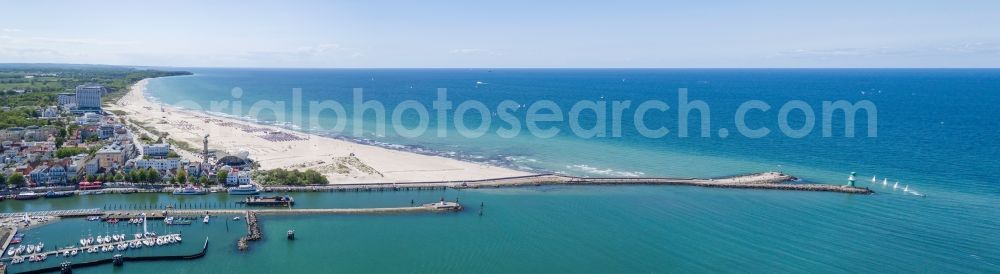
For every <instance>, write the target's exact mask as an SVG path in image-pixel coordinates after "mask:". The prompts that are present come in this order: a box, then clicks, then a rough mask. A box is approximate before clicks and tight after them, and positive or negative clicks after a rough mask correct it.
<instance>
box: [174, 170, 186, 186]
mask: <svg viewBox="0 0 1000 274" xmlns="http://www.w3.org/2000/svg"><path fill="white" fill-rule="evenodd" d="M174 177H176V178H177V181H178V182H180V183H182V184H183V183H187V182H188V177H187V172H184V170H183V169H180V168H178V169H177V172H176V173H174Z"/></svg>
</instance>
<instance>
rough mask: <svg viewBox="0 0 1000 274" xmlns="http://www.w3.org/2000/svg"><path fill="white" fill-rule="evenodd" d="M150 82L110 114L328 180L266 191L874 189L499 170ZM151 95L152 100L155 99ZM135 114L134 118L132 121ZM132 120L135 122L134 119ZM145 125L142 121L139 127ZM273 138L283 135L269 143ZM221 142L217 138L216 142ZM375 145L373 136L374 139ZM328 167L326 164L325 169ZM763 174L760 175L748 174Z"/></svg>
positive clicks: (769, 180)
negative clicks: (223, 108) (297, 123)
mask: <svg viewBox="0 0 1000 274" xmlns="http://www.w3.org/2000/svg"><path fill="white" fill-rule="evenodd" d="M148 82H149V79H143V80H140V81H139V82H137V83H136V84H134V85H133V86H132V87H131V88H130V90H129V91H128V92H127V93H126V94H125V95H123V96H122V97H121V98H120V99H119V100H118V101H116V102H115V103H114V104H113V105H112V106H110V107H108V110H109V111H121V112H123V113H124V114H125V115H122V116H123V117H124V118H127V123H128V124H131V125H134V126H135V127H136V128H138V129H139V130H140V131H142V132H146V133H147V134H149V133H150V132H148V131H147V128H151V129H153V130H155V131H157V132H164V133H167V137H166V139H171V140H173V141H174V142H183V143H186V144H187V146H188V147H189V148H193V149H195V150H200V149H198V148H199V147H201V144H200V143H201V140H202V136H204V135H205V134H207V135H208V136H210V137H209V149H210V150H216V151H221V152H226V153H228V154H230V155H233V154H240V153H247V154H248V155H249V158H250V159H253V160H254V161H256V163H257V164H259V166H260V169H262V170H269V169H275V168H284V169H289V170H306V169H313V170H316V171H319V172H320V173H321V174H323V175H324V176H325V177H326V178H327V180H328V181H329V183H328V184H327V185H309V186H265V187H264V190H265V191H271V190H278V191H350V190H352V189H353V190H358V189H368V188H373V187H374V188H376V189H380V188H386V187H390V188H398V187H399V186H400V185H405V186H407V187H417V188H419V187H430V188H435V187H441V188H455V189H460V188H478V187H517V186H531V185H536V186H537V185H543V184H546V185H550V184H562V185H583V184H590V185H638V184H644V185H651V184H657V185H663V184H667V185H691V186H700V187H721V188H754V189H775V190H804V191H827V192H842V193H861V194H870V193H873V191H871V190H870V189H868V188H863V187H845V186H841V185H833V184H784V183H785V182H788V181H791V180H793V179H794V177H792V176H790V175H785V174H780V173H776V172H762V173H754V174H742V175H735V176H728V177H721V178H704V179H703V178H642V177H623V178H600V177H576V176H571V175H566V174H562V173H532V172H527V171H522V170H514V169H510V168H506V167H500V166H495V165H490V164H486V163H476V162H469V161H463V160H461V159H455V158H450V157H445V156H437V155H428V154H423V153H417V152H410V151H405V150H400V149H393V148H387V147H382V146H378V145H373V144H365V143H359V142H353V141H352V140H351V139H350V138H345V137H336V136H333V137H331V136H324V135H320V134H314V133H307V132H302V131H298V130H294V129H289V128H285V127H281V126H276V125H270V124H263V123H257V122H254V121H248V120H247V119H241V118H239V117H232V116H224V115H220V114H213V113H212V112H208V111H197V110H188V109H184V108H181V107H175V106H169V105H165V104H163V103H160V102H154V101H153V100H150V98H148V96H147V94H146V85H147V84H148ZM154 100H155V98H154ZM133 119H135V120H133ZM137 123H141V125H140V124H137ZM143 125H145V126H143ZM273 136H281V137H282V138H280V139H278V140H275V139H273V138H272V137H273ZM219 140H223V141H219ZM373 142H377V141H373ZM175 151H177V152H178V154H179V155H180V156H181V157H183V158H186V159H188V160H191V161H199V160H201V157H200V156H199V155H198V154H196V153H193V152H191V151H185V150H184V149H179V148H178V149H175ZM331 168H332V169H331ZM754 176H756V177H761V176H764V177H765V178H753V177H754Z"/></svg>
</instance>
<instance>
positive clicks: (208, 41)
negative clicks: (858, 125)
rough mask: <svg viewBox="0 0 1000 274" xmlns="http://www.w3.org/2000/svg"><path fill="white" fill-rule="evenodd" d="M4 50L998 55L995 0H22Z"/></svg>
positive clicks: (347, 57) (488, 57)
mask: <svg viewBox="0 0 1000 274" xmlns="http://www.w3.org/2000/svg"><path fill="white" fill-rule="evenodd" d="M0 6H2V7H3V10H4V12H3V13H2V14H3V16H0V63H25V62H27V63H82V64H112V65H133V66H176V67H301V68H413V67H416V68H440V67H461V68H467V67H476V68H509V67H514V68H650V67H652V68H705V67H709V68H759V67H768V68H774V67H780V68H789V67H790V68H800V67H807V68H812V67H831V68H839V67H860V68H868V67H1000V27H997V26H1000V1H992V0H991V1H920V0H916V1H914V0H911V1H897V0H887V1H856V0H840V1H766V0H765V1H713V0H706V1H669V0H664V1H560V0H553V1H538V0H531V1H523V0H504V1H435V0H425V1H294V2H293V1H186V0H173V1H156V2H154V1H63V0H50V1H12V2H7V3H4V4H3V5H0Z"/></svg>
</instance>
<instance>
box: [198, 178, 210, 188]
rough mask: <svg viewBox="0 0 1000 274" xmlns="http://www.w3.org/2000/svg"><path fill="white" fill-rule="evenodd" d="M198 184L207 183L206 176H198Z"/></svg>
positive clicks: (204, 184)
mask: <svg viewBox="0 0 1000 274" xmlns="http://www.w3.org/2000/svg"><path fill="white" fill-rule="evenodd" d="M198 184H200V185H201V186H206V185H208V178H206V177H205V176H201V177H198Z"/></svg>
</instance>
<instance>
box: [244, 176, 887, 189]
mask: <svg viewBox="0 0 1000 274" xmlns="http://www.w3.org/2000/svg"><path fill="white" fill-rule="evenodd" d="M795 180H797V178H795V177H794V176H791V175H788V174H784V173H779V172H763V173H753V174H745V175H737V176H731V177H721V178H707V179H704V178H667V177H618V178H606V177H605V178H591V177H575V176H567V175H561V174H536V175H527V176H517V177H505V178H492V179H483V180H465V181H430V182H396V183H370V184H335V185H321V186H268V187H265V188H264V191H265V192H308V191H337V192H355V191H399V190H428V189H431V190H433V189H446V188H453V189H464V188H485V187H493V188H500V187H524V186H542V185H683V186H699V187H714V188H740V189H768V190H792V191H820V192H839V193H850V194H872V193H874V192H873V191H872V190H871V189H868V188H864V187H854V186H847V185H832V184H803V183H789V182H792V181H795Z"/></svg>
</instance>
